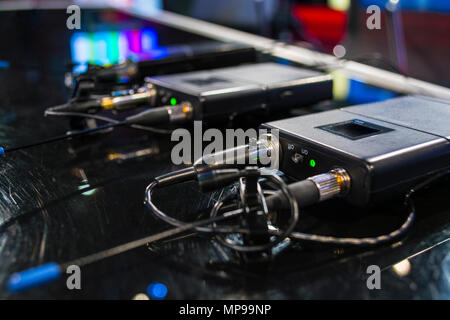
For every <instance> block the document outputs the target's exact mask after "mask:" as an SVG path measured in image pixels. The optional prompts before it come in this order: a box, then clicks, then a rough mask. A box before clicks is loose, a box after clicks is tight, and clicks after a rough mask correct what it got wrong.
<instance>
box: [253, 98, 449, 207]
mask: <svg viewBox="0 0 450 320" xmlns="http://www.w3.org/2000/svg"><path fill="white" fill-rule="evenodd" d="M262 127H263V128H268V129H277V130H279V141H280V147H281V150H282V152H281V155H282V157H281V159H280V168H279V169H280V170H281V171H283V172H284V173H286V174H287V175H289V176H291V177H294V178H295V179H299V180H301V179H305V178H307V177H309V176H313V175H316V174H320V173H324V172H327V171H329V170H330V169H332V168H335V167H342V168H344V169H346V171H347V172H348V173H349V175H350V177H351V189H350V192H349V193H348V194H347V195H346V197H345V198H346V200H347V201H349V202H350V203H351V204H354V205H358V206H365V205H368V204H370V203H373V202H374V203H378V202H380V201H384V200H387V199H389V198H392V197H395V196H399V195H402V194H404V193H405V192H406V191H407V190H408V189H409V188H411V187H413V186H414V185H415V184H417V183H419V182H420V181H422V180H423V179H425V178H426V177H428V176H430V175H433V174H435V173H438V172H440V171H444V170H448V169H450V103H449V102H446V101H441V100H436V99H431V98H425V97H419V96H407V97H400V98H394V99H391V100H387V101H384V102H377V103H372V104H367V105H360V106H353V107H347V108H342V109H339V110H333V111H326V112H321V113H317V114H312V115H306V116H300V117H295V118H290V119H286V120H280V121H274V122H269V123H267V124H264V125H263V126H262ZM343 127H344V128H349V129H345V130H343V129H342V128H343ZM333 128H337V129H336V130H335V131H333Z"/></svg>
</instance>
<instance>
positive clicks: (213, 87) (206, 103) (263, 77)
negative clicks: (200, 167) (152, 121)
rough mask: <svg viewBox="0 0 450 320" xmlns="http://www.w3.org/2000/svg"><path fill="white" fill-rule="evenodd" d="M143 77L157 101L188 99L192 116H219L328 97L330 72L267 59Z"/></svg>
mask: <svg viewBox="0 0 450 320" xmlns="http://www.w3.org/2000/svg"><path fill="white" fill-rule="evenodd" d="M146 81H148V82H149V83H151V84H153V85H154V87H155V88H156V90H157V92H158V98H159V101H158V102H159V103H160V104H162V105H167V104H174V105H175V104H177V103H178V102H181V101H187V102H189V103H190V104H191V105H192V106H193V109H194V112H193V119H194V120H207V119H216V120H223V118H224V117H225V118H228V117H229V116H233V115H238V114H242V113H246V112H250V111H255V110H264V109H267V110H269V111H270V110H271V109H280V108H288V107H295V106H302V105H305V104H310V103H314V102H318V101H322V100H327V99H330V98H331V97H332V77H331V75H328V74H324V73H321V72H316V71H312V70H307V69H302V68H297V67H293V66H287V65H281V64H277V63H271V62H267V63H257V64H248V65H241V66H235V67H227V68H221V69H214V70H208V71H196V72H187V73H179V74H172V75H166V76H157V77H149V78H146Z"/></svg>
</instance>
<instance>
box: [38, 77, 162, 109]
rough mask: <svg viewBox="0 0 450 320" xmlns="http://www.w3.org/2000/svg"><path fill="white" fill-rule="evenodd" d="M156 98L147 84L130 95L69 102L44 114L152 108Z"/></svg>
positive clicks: (153, 91) (150, 86)
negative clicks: (141, 107)
mask: <svg viewBox="0 0 450 320" xmlns="http://www.w3.org/2000/svg"><path fill="white" fill-rule="evenodd" d="M156 98H157V91H156V89H155V88H154V87H153V85H152V84H150V83H148V84H146V85H145V86H143V87H141V88H139V89H137V90H136V91H135V92H133V93H130V94H126V95H119V96H116V97H112V96H107V97H95V98H90V99H87V100H84V101H78V100H71V101H69V102H68V103H66V104H62V105H59V106H55V107H51V108H48V109H47V110H46V113H49V112H52V111H60V112H82V113H88V114H93V113H98V112H99V111H101V110H115V111H123V110H129V109H133V108H137V107H140V106H149V107H154V106H155V105H156Z"/></svg>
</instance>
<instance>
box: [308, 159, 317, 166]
mask: <svg viewBox="0 0 450 320" xmlns="http://www.w3.org/2000/svg"><path fill="white" fill-rule="evenodd" d="M309 165H310V166H311V167H312V168H314V167H315V166H316V160H314V159H311V160H309Z"/></svg>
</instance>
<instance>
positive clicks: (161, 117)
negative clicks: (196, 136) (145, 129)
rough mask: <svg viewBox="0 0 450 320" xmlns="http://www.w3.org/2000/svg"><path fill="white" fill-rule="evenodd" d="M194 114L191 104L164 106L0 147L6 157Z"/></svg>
mask: <svg viewBox="0 0 450 320" xmlns="http://www.w3.org/2000/svg"><path fill="white" fill-rule="evenodd" d="M192 113H193V108H192V106H191V104H190V103H188V102H183V103H180V104H178V105H175V106H164V107H158V108H152V109H148V110H145V111H142V112H140V113H138V114H135V115H132V116H129V117H127V118H125V120H122V121H117V122H110V123H107V124H105V125H101V126H98V127H95V128H89V129H84V130H78V131H72V132H68V133H66V134H63V135H60V136H56V137H52V138H49V139H44V140H41V141H37V142H34V143H30V144H26V145H22V146H17V147H6V148H5V147H0V155H5V154H6V153H9V152H13V151H17V150H22V149H26V148H31V147H34V146H38V145H42V144H46V143H51V142H56V141H60V140H65V139H69V138H74V137H79V136H82V135H85V134H88V133H92V132H96V131H100V130H105V129H109V128H114V127H119V126H151V125H157V124H164V123H175V122H183V121H186V120H188V119H191V117H192Z"/></svg>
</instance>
